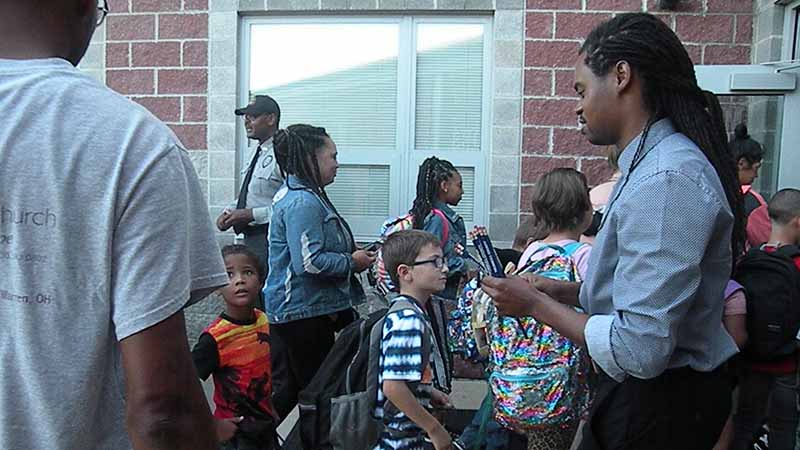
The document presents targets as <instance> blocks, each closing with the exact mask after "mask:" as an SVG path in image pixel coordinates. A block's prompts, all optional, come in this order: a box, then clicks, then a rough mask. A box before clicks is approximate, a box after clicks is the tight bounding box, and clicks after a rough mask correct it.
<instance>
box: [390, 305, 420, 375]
mask: <svg viewBox="0 0 800 450" xmlns="http://www.w3.org/2000/svg"><path fill="white" fill-rule="evenodd" d="M424 327H425V323H424V319H423V318H422V317H421V316H420V315H419V314H417V313H415V312H414V311H412V310H406V309H404V310H401V311H398V312H395V313H392V314H389V315H388V316H387V317H386V320H385V321H384V323H383V339H382V341H381V351H382V354H383V369H382V371H383V379H384V380H400V381H410V382H413V381H421V380H422V374H423V371H424V368H423V366H422V361H423V355H422V338H423V335H424V329H425V328H424Z"/></svg>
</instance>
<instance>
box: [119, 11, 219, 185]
mask: <svg viewBox="0 0 800 450" xmlns="http://www.w3.org/2000/svg"><path fill="white" fill-rule="evenodd" d="M109 7H110V10H111V12H110V14H109V16H108V18H107V19H106V35H105V36H106V40H105V42H106V55H105V56H106V60H105V67H106V84H107V85H108V86H109V87H110V88H112V89H114V90H115V91H117V92H119V93H121V94H124V95H126V96H129V97H130V98H131V99H133V100H134V101H136V102H138V103H140V104H142V105H143V106H145V107H146V108H147V109H149V110H150V111H151V112H152V113H153V114H155V115H156V116H157V117H158V118H159V119H161V120H163V121H164V122H166V123H167V124H168V125H169V126H170V127H171V128H172V129H173V130H174V131H175V133H176V134H177V135H178V137H179V138H180V139H181V141H182V142H183V144H184V146H186V148H187V149H189V150H206V149H207V146H208V143H207V125H206V123H207V116H208V114H207V102H208V0H110V1H109ZM201 176H202V174H201Z"/></svg>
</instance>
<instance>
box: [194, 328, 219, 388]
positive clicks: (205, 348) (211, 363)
mask: <svg viewBox="0 0 800 450" xmlns="http://www.w3.org/2000/svg"><path fill="white" fill-rule="evenodd" d="M192 360H193V361H194V368H195V369H196V370H197V376H199V377H200V379H201V380H204V381H205V380H207V379H208V377H209V376H210V375H211V374H212V373H214V371H215V370H217V368H218V367H219V349H218V348H217V341H215V340H214V338H213V337H211V335H210V334H208V333H203V334H201V335H200V338H199V339H197V344H195V345H194V348H193V349H192Z"/></svg>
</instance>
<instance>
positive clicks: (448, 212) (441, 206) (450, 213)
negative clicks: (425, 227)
mask: <svg viewBox="0 0 800 450" xmlns="http://www.w3.org/2000/svg"><path fill="white" fill-rule="evenodd" d="M432 206H433V207H434V208H436V209H438V210H441V211H442V212H443V213H444V215H445V216H447V218H448V219H450V220H452V221H453V222H455V221H456V220H458V213H457V212H455V210H453V208H451V207H450V205H448V204H447V203H445V202H443V201H441V200H434V201H433V205H432Z"/></svg>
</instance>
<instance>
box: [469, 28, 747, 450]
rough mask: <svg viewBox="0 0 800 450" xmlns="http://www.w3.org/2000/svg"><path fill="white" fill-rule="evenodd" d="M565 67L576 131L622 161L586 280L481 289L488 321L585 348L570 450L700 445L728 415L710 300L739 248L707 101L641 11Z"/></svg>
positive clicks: (677, 52)
mask: <svg viewBox="0 0 800 450" xmlns="http://www.w3.org/2000/svg"><path fill="white" fill-rule="evenodd" d="M575 69H576V70H575V90H576V92H577V94H578V97H579V100H578V103H577V106H576V108H575V113H576V114H577V115H578V120H579V122H580V124H581V125H582V130H581V131H582V133H583V134H584V135H585V136H586V137H587V138H588V139H589V141H590V142H591V143H593V144H596V145H612V144H613V145H615V146H616V147H617V148H619V149H620V150H621V151H622V153H621V155H620V159H619V166H620V169H621V172H622V173H621V178H620V181H619V183H618V184H617V186H616V187H615V188H614V192H613V193H612V195H611V199H610V201H609V203H608V206H607V208H606V212H605V215H604V217H603V222H602V223H601V225H600V232H599V234H598V235H597V238H596V240H595V245H594V248H593V250H592V254H591V256H590V259H589V270H588V272H587V275H586V278H585V279H584V282H583V285H582V286H581V287H580V291H579V293H578V290H577V289H574V286H573V289H565V288H564V287H563V286H562V285H558V284H555V282H554V283H542V282H541V280H538V281H537V280H532V281H533V282H529V281H528V279H526V278H521V277H509V278H505V279H496V278H491V277H486V278H484V280H483V289H484V291H485V292H486V293H487V294H489V295H490V296H492V298H493V299H494V302H495V304H496V305H497V308H498V310H499V312H500V313H501V314H505V315H510V316H534V317H536V318H537V319H538V320H541V321H542V322H545V323H547V324H548V325H550V326H552V327H553V328H555V329H556V330H557V331H559V332H560V333H561V334H563V335H565V336H567V337H568V338H570V339H571V340H573V341H574V342H576V343H579V344H581V345H584V346H586V348H587V351H588V354H589V356H590V357H591V358H592V361H593V364H594V366H595V367H596V368H597V371H598V379H597V385H596V389H595V392H596V396H595V398H594V400H593V403H592V407H591V411H590V413H589V418H588V423H587V426H585V427H584V432H583V440H582V442H581V446H580V448H581V449H582V450H590V449H592V450H593V449H606V450H618V449H631V450H633V449H648V450H661V449H664V450H667V449H670V450H673V449H681V450H687V449H698V450H700V449H709V448H712V447H713V446H714V443H715V442H716V440H717V437H718V436H719V434H720V430H721V429H722V426H723V424H724V423H725V420H726V418H727V415H728V412H729V410H730V404H731V396H730V386H729V381H728V378H727V377H726V375H725V374H724V373H723V369H722V368H721V367H722V365H723V363H724V362H725V361H727V360H728V359H729V358H730V357H731V356H732V355H734V354H735V353H736V352H737V348H736V345H735V343H734V341H733V339H732V338H731V337H730V336H729V335H728V333H727V332H726V331H725V329H724V327H723V322H722V314H723V307H724V304H723V302H722V301H721V299H722V298H723V292H724V289H725V286H726V284H727V282H728V279H729V277H730V276H731V272H732V266H733V258H734V256H735V255H739V254H740V252H741V250H742V248H743V245H744V221H743V215H742V205H741V191H740V189H739V183H738V180H737V178H736V170H735V166H734V162H733V159H732V158H731V155H730V151H729V149H728V142H727V135H726V133H725V126H724V122H723V117H722V111H721V108H720V106H719V102H718V101H717V99H716V97H714V96H713V94H711V93H709V92H705V91H703V90H701V89H700V87H698V85H697V79H696V77H695V72H694V65H693V64H692V61H691V59H690V58H689V55H688V54H687V52H686V49H685V48H684V47H683V45H682V44H681V42H680V40H679V39H678V37H677V36H676V35H675V33H674V32H673V31H672V30H671V29H670V28H669V27H668V26H667V25H665V24H664V22H662V21H661V20H660V19H659V18H657V17H655V16H653V15H650V14H644V13H628V14H619V15H617V16H615V17H614V18H612V19H611V20H609V21H607V22H604V23H602V24H600V25H598V26H597V27H596V28H595V29H594V30H593V31H592V32H591V33H590V34H589V35H588V36H587V38H586V40H585V41H584V43H583V45H582V47H581V49H580V51H579V54H578V55H577V61H576V65H575ZM578 302H579V304H580V305H581V306H582V307H583V309H584V310H585V311H586V313H582V312H578V311H577V310H576V309H575V308H573V307H572V306H571V305H575V304H578ZM565 303H566V304H565Z"/></svg>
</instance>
